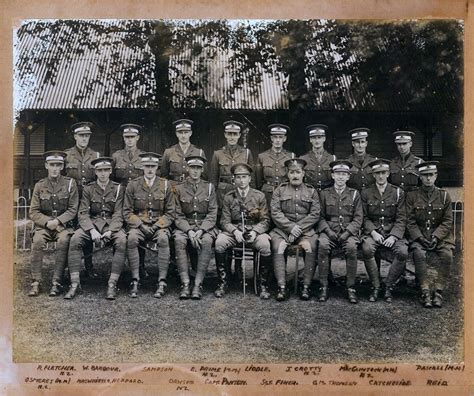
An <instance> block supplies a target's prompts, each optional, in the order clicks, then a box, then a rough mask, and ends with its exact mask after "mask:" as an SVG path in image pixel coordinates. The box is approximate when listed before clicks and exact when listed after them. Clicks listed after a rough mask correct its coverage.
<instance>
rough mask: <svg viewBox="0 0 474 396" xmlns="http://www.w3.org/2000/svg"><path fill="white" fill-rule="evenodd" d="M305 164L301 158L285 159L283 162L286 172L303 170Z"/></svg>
mask: <svg viewBox="0 0 474 396" xmlns="http://www.w3.org/2000/svg"><path fill="white" fill-rule="evenodd" d="M306 164H307V162H306V161H305V160H304V159H303V158H293V159H287V160H286V161H285V166H286V167H287V168H288V170H291V169H292V170H295V169H304V167H305V166H306Z"/></svg>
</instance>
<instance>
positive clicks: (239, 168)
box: [230, 162, 253, 175]
mask: <svg viewBox="0 0 474 396" xmlns="http://www.w3.org/2000/svg"><path fill="white" fill-rule="evenodd" d="M230 171H231V172H232V174H233V175H250V174H251V173H252V171H253V170H252V167H251V166H250V165H249V164H246V163H244V162H239V163H237V164H234V165H232V168H230Z"/></svg>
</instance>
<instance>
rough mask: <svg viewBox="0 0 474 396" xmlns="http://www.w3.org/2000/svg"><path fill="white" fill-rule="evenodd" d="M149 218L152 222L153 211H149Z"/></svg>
mask: <svg viewBox="0 0 474 396" xmlns="http://www.w3.org/2000/svg"><path fill="white" fill-rule="evenodd" d="M148 218H149V219H150V220H152V219H153V210H151V209H148Z"/></svg>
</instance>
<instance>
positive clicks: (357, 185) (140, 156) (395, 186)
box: [30, 119, 453, 307]
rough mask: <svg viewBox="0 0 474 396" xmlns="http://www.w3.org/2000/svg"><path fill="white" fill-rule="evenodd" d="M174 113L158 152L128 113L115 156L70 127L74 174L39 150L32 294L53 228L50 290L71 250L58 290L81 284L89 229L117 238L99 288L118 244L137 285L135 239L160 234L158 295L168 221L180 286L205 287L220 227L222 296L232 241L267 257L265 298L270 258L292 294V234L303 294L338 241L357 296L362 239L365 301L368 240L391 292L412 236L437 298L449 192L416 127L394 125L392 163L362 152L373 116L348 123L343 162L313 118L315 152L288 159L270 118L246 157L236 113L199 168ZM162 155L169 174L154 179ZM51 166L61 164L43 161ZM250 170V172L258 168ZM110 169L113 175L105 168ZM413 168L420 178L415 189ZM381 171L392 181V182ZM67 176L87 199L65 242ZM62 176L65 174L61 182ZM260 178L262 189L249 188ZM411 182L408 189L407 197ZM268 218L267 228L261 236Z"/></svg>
mask: <svg viewBox="0 0 474 396" xmlns="http://www.w3.org/2000/svg"><path fill="white" fill-rule="evenodd" d="M174 125H175V128H176V135H177V137H178V140H179V143H178V144H176V145H174V146H172V147H170V148H168V149H166V150H165V152H164V154H163V157H162V158H160V157H161V156H160V155H157V154H154V153H144V152H142V151H141V150H139V149H138V148H137V142H138V140H139V138H140V132H141V127H140V126H138V125H134V124H125V125H122V126H121V130H122V133H123V138H124V142H125V149H123V150H119V151H117V152H115V153H114V154H113V155H112V158H111V159H108V158H106V157H100V155H99V153H98V152H94V151H93V150H91V149H90V148H89V147H88V143H89V139H90V136H91V133H92V124H90V123H88V122H81V123H77V124H75V125H73V127H72V132H73V133H74V137H75V140H76V145H75V147H73V148H71V149H69V150H66V152H65V167H66V173H67V175H68V176H69V177H70V178H71V179H68V178H62V177H61V176H60V174H59V173H60V171H61V169H62V166H64V158H62V155H61V153H58V152H56V153H54V152H53V153H47V155H46V168H47V169H48V178H46V179H43V180H41V181H40V182H38V183H37V185H36V186H35V191H34V194H33V200H32V204H31V212H30V216H31V218H32V220H33V221H34V222H35V226H36V231H35V234H34V239H33V249H32V250H33V257H32V274H33V284H32V289H31V290H30V295H32V296H34V295H37V294H38V292H39V280H40V277H41V247H42V246H43V245H44V243H45V242H46V241H47V240H48V239H53V238H56V239H57V240H58V253H57V265H56V270H55V273H54V279H53V287H52V289H51V292H50V295H56V294H59V292H60V289H61V287H60V283H59V282H60V279H61V278H60V275H62V271H63V269H64V266H65V261H66V258H67V256H68V251H69V264H68V265H69V269H70V274H71V288H70V289H69V292H68V293H67V294H66V296H65V297H66V298H73V297H74V296H75V294H76V292H77V290H78V289H79V288H80V280H79V268H80V263H81V250H82V251H83V253H84V256H85V257H87V256H90V251H91V245H92V243H91V242H92V241H94V242H97V243H98V242H100V241H105V242H107V241H112V242H113V243H114V247H115V254H114V260H113V263H112V274H111V277H110V279H109V287H108V290H107V297H108V298H110V299H113V298H115V295H116V289H115V285H116V283H117V279H118V277H119V275H120V272H121V269H122V266H123V263H124V261H125V255H126V250H128V259H129V265H130V267H131V270H132V277H133V281H132V285H131V290H130V295H131V296H132V297H136V296H137V295H138V286H139V280H140V277H141V276H142V277H143V274H144V273H145V271H144V269H142V271H140V266H139V261H140V259H139V251H143V250H144V248H143V247H141V246H142V245H143V242H144V241H146V240H154V241H156V243H157V245H158V268H159V279H158V286H157V291H156V293H155V297H158V298H159V297H161V296H163V295H164V294H165V292H166V277H167V271H168V266H169V259H170V248H169V240H170V238H171V236H172V233H173V237H174V240H175V245H176V263H177V266H178V269H179V272H180V277H181V282H182V290H181V293H180V297H181V298H188V297H192V298H196V299H199V298H201V295H202V280H203V278H204V274H205V270H206V269H207V265H208V263H209V260H210V257H211V247H212V243H213V241H214V239H216V238H217V239H216V242H215V254H216V265H217V271H218V277H219V284H218V289H217V290H216V292H215V295H216V296H218V297H220V296H223V295H224V294H225V291H226V289H227V285H228V277H229V272H230V268H229V264H228V260H227V258H226V251H227V250H228V248H230V247H232V246H235V245H237V244H240V243H243V242H246V243H247V244H248V245H251V246H253V247H254V248H255V249H257V250H258V251H259V252H260V254H261V257H262V260H261V279H260V296H261V297H262V298H264V299H266V298H269V296H270V295H269V292H268V287H267V281H268V279H267V278H268V273H269V269H270V266H271V262H272V256H273V267H274V272H275V277H276V279H277V282H278V292H277V296H276V297H277V300H284V299H285V298H286V294H287V293H286V290H285V259H284V252H285V250H286V248H287V246H289V245H292V244H299V245H300V246H301V247H302V248H303V250H304V251H305V273H304V280H303V288H302V290H301V298H302V299H304V300H307V299H309V298H310V293H311V291H310V285H311V281H312V279H313V276H314V271H315V267H316V265H318V266H319V278H320V283H321V288H320V290H319V294H318V299H319V300H320V301H326V300H327V298H328V289H327V277H328V276H327V275H328V270H329V256H330V251H331V250H332V249H334V248H336V247H340V248H342V249H343V250H344V253H345V256H346V261H347V285H346V286H347V294H348V298H349V301H351V302H353V303H355V302H357V296H356V291H355V289H354V283H355V274H356V269H357V246H358V245H359V244H360V243H362V250H363V254H364V262H365V265H366V269H367V272H368V273H369V276H370V278H371V280H372V284H373V290H372V293H371V296H370V300H371V301H375V300H377V298H378V295H379V292H380V280H379V272H378V268H377V265H376V263H375V259H374V255H375V252H376V251H377V250H378V249H382V250H388V251H389V252H391V253H392V254H394V255H395V259H394V260H393V263H392V265H391V269H390V272H389V275H388V277H387V279H386V280H385V283H386V291H385V299H386V300H388V301H390V300H391V298H392V296H391V292H392V288H393V285H394V283H395V282H396V280H397V278H398V276H399V275H400V273H401V272H402V271H403V268H404V266H405V261H406V257H407V255H408V246H409V244H408V241H407V239H406V238H405V237H406V236H407V237H408V239H409V240H410V242H411V244H410V249H412V250H413V252H414V259H415V265H416V269H417V276H418V278H419V281H420V285H421V289H422V300H423V304H424V306H426V307H430V306H431V305H432V304H434V305H435V306H441V304H442V291H443V289H444V283H445V280H446V277H447V274H448V271H449V266H450V263H451V261H452V250H453V242H452V231H451V216H452V214H451V207H450V205H451V201H450V198H449V195H448V193H447V192H446V191H444V190H440V189H438V188H435V187H434V181H435V180H436V175H437V168H436V164H435V163H433V162H426V163H424V162H423V161H422V160H421V159H420V158H418V157H415V156H414V155H413V154H411V152H410V149H411V146H412V138H413V135H414V133H413V132H410V131H397V132H395V133H394V138H395V143H396V145H397V148H398V151H399V154H400V155H398V156H397V157H396V158H394V159H393V160H392V161H387V160H377V159H376V158H375V157H373V156H371V155H370V154H368V153H367V152H366V148H367V144H368V134H369V132H370V131H369V130H368V129H367V128H357V129H353V130H351V131H350V134H351V139H352V146H353V148H354V153H353V154H352V155H351V156H350V157H348V158H347V159H346V160H344V161H337V160H336V157H335V155H332V154H329V153H328V152H327V151H326V150H325V149H324V142H325V140H326V133H327V130H328V127H327V126H326V125H321V124H315V125H310V126H308V127H307V132H308V135H309V139H310V142H311V144H312V150H311V151H310V152H309V153H307V154H305V155H304V156H302V157H300V158H295V155H294V153H292V152H289V151H287V150H286V149H284V147H283V144H284V142H285V141H286V138H287V133H288V131H289V128H288V127H287V126H285V125H282V124H273V125H270V126H269V132H270V136H271V141H272V147H271V148H270V149H269V150H267V151H265V152H263V153H261V154H259V156H258V159H257V162H256V166H255V169H254V161H253V157H252V154H251V152H250V150H249V149H247V148H244V147H242V146H240V145H238V140H239V138H240V136H241V130H242V125H241V124H240V123H238V122H236V121H227V122H225V123H224V135H225V138H226V140H227V144H226V146H224V147H223V148H222V149H220V150H217V151H215V152H214V154H213V157H212V160H211V162H210V166H209V167H208V169H206V168H207V167H206V158H205V155H204V152H203V150H202V149H199V148H197V147H196V146H194V145H192V144H191V143H190V137H191V135H192V121H190V120H186V119H182V120H178V121H176V122H175V123H174ZM160 162H161V168H160V171H161V175H162V176H163V178H159V177H157V172H158V169H159V163H160ZM55 164H56V165H58V166H57V167H56V168H57V169H50V168H54V165H55ZM254 171H255V177H252V175H251V174H252V173H253V172H254ZM112 172H113V173H112ZM142 173H143V176H141V174H142ZM206 173H208V179H209V182H206V181H204V180H202V178H201V174H204V175H206ZM111 175H112V177H113V178H114V179H115V180H116V183H114V182H111V181H110V180H109V178H110V176H111ZM419 175H420V176H421V180H422V187H421V188H420V189H418V188H417V185H418V176H419ZM95 177H97V181H96V182H94V178H95ZM389 177H390V181H391V183H392V184H388V183H387V179H388V178H389ZM63 179H64V180H63ZM72 179H74V180H75V181H76V183H77V186H78V196H81V195H82V200H81V205H80V207H79V215H78V223H79V228H78V229H77V230H76V232H75V233H74V236H73V237H72V240H71V243H70V244H69V238H70V236H71V235H72V232H73V231H74V228H73V227H68V223H69V222H70V221H72V220H74V217H75V214H74V215H73V212H74V210H73V209H72V208H69V207H72V206H73V205H72V204H68V203H67V202H65V198H66V197H67V198H68V200H69V201H73V200H74V199H73V196H74V193H73V190H74V188H75V185H76V184H75V183H72ZM303 179H304V182H303ZM58 180H61V183H59V184H60V185H61V186H60V185H59V184H58V183H57V181H58ZM333 183H334V186H332V184H333ZM346 184H347V187H346ZM125 186H126V191H125V194H124V191H123V190H124V188H123V187H125ZM214 186H215V187H216V190H214ZM254 186H257V187H258V189H259V190H261V191H258V190H254V189H253V188H251V187H254ZM64 189H65V191H63V190H64ZM262 192H263V193H262ZM407 192H410V193H409V194H408V195H407V197H405V193H407ZM61 198H62V199H61ZM77 199H78V198H77V197H76V200H77ZM122 200H123V212H122V209H121V205H122ZM214 200H215V201H216V203H217V205H216V203H215V202H214ZM109 201H110V202H109ZM76 206H77V203H76ZM115 206H117V207H119V206H120V210H115ZM268 207H270V209H271V218H270V216H269V213H268ZM68 209H69V210H68ZM76 211H77V210H76ZM214 212H215V213H214ZM67 213H69V215H68V214H67ZM243 214H244V216H242V215H243ZM217 217H220V225H221V229H222V230H223V232H219V231H218V230H217V228H216V219H217ZM271 221H273V224H274V225H275V228H274V229H273V230H272V231H271V232H270V234H268V233H267V231H269V230H270V225H271ZM243 223H245V224H243ZM172 226H173V227H172ZM361 227H362V233H361V232H360V231H361ZM125 230H127V231H128V235H126V233H125ZM405 231H407V232H405ZM61 232H62V235H60V234H61ZM361 234H362V238H360V237H361ZM318 239H319V249H318V248H317V246H318V244H317V242H318ZM188 243H189V244H191V245H192V247H193V248H195V249H196V250H197V251H198V272H197V276H196V279H195V281H194V288H193V289H192V292H191V288H190V279H189V263H188V260H187V255H186V246H187V244H188ZM125 247H127V248H128V249H126V248H125ZM430 250H431V251H435V252H436V253H437V254H438V256H439V257H440V258H441V261H442V266H441V269H442V270H441V271H440V273H439V277H438V281H437V283H436V285H435V287H434V289H433V290H430V285H429V284H428V280H427V276H426V275H427V273H426V272H427V271H426V251H430ZM85 264H86V270H87V272H88V273H89V275H90V276H93V269H92V266H91V263H90V262H88V260H85ZM38 268H39V270H38Z"/></svg>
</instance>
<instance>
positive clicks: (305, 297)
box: [300, 286, 311, 301]
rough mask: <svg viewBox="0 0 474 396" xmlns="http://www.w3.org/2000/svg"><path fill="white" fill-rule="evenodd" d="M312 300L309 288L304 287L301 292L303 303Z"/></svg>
mask: <svg viewBox="0 0 474 396" xmlns="http://www.w3.org/2000/svg"><path fill="white" fill-rule="evenodd" d="M310 298H311V292H310V290H309V286H303V289H302V290H301V294H300V299H301V300H303V301H308V300H309V299H310Z"/></svg>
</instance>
